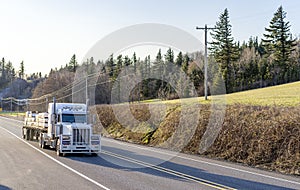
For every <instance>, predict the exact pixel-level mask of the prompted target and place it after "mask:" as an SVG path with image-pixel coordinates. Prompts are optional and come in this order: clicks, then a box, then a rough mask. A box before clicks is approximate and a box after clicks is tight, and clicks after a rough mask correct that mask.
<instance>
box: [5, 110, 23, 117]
mask: <svg viewBox="0 0 300 190" xmlns="http://www.w3.org/2000/svg"><path fill="white" fill-rule="evenodd" d="M0 115H2V116H12V117H18V116H25V112H3V111H2V112H0Z"/></svg>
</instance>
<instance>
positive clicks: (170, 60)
mask: <svg viewBox="0 0 300 190" xmlns="http://www.w3.org/2000/svg"><path fill="white" fill-rule="evenodd" d="M165 61H166V63H174V52H173V50H172V49H171V48H169V49H168V51H167V53H166V54H165Z"/></svg>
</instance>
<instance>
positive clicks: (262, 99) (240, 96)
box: [145, 82, 300, 106]
mask: <svg viewBox="0 0 300 190" xmlns="http://www.w3.org/2000/svg"><path fill="white" fill-rule="evenodd" d="M180 101H182V100H168V101H164V102H158V100H147V101H145V103H170V104H174V103H175V104H176V103H180ZM183 101H187V102H190V103H196V102H199V103H201V104H211V103H212V101H223V102H225V103H226V104H229V105H232V104H243V105H256V106H300V82H293V83H289V84H284V85H278V86H272V87H266V88H260V89H255V90H248V91H243V92H237V93H232V94H227V95H223V96H209V97H208V101H205V100H204V97H198V98H187V99H184V100H183Z"/></svg>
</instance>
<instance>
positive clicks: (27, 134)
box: [25, 129, 29, 141]
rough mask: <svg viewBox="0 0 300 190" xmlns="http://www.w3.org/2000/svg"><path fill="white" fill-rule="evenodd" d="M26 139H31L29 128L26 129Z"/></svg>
mask: <svg viewBox="0 0 300 190" xmlns="http://www.w3.org/2000/svg"><path fill="white" fill-rule="evenodd" d="M25 140H27V141H28V140H29V130H27V129H26V133H25Z"/></svg>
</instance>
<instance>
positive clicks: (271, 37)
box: [262, 6, 296, 84]
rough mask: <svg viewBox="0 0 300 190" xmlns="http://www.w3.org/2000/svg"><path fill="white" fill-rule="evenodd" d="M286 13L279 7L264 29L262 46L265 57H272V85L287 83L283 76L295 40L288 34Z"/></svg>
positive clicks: (288, 26) (288, 25)
mask: <svg viewBox="0 0 300 190" xmlns="http://www.w3.org/2000/svg"><path fill="white" fill-rule="evenodd" d="M285 18H286V12H285V11H284V10H283V8H282V6H280V7H279V8H278V9H277V11H276V12H275V14H274V17H273V18H272V20H271V21H270V25H269V28H265V30H266V32H267V33H266V34H264V37H265V39H263V40H262V41H263V45H264V47H265V49H266V51H267V52H266V53H267V55H266V56H273V57H274V63H270V64H271V65H272V66H271V67H273V71H274V79H273V80H274V81H273V82H274V83H275V84H277V83H283V82H287V80H286V79H285V74H286V72H287V70H288V64H289V61H290V55H291V52H292V51H293V50H294V47H295V46H296V44H295V39H292V35H291V33H290V24H289V22H286V21H285Z"/></svg>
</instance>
